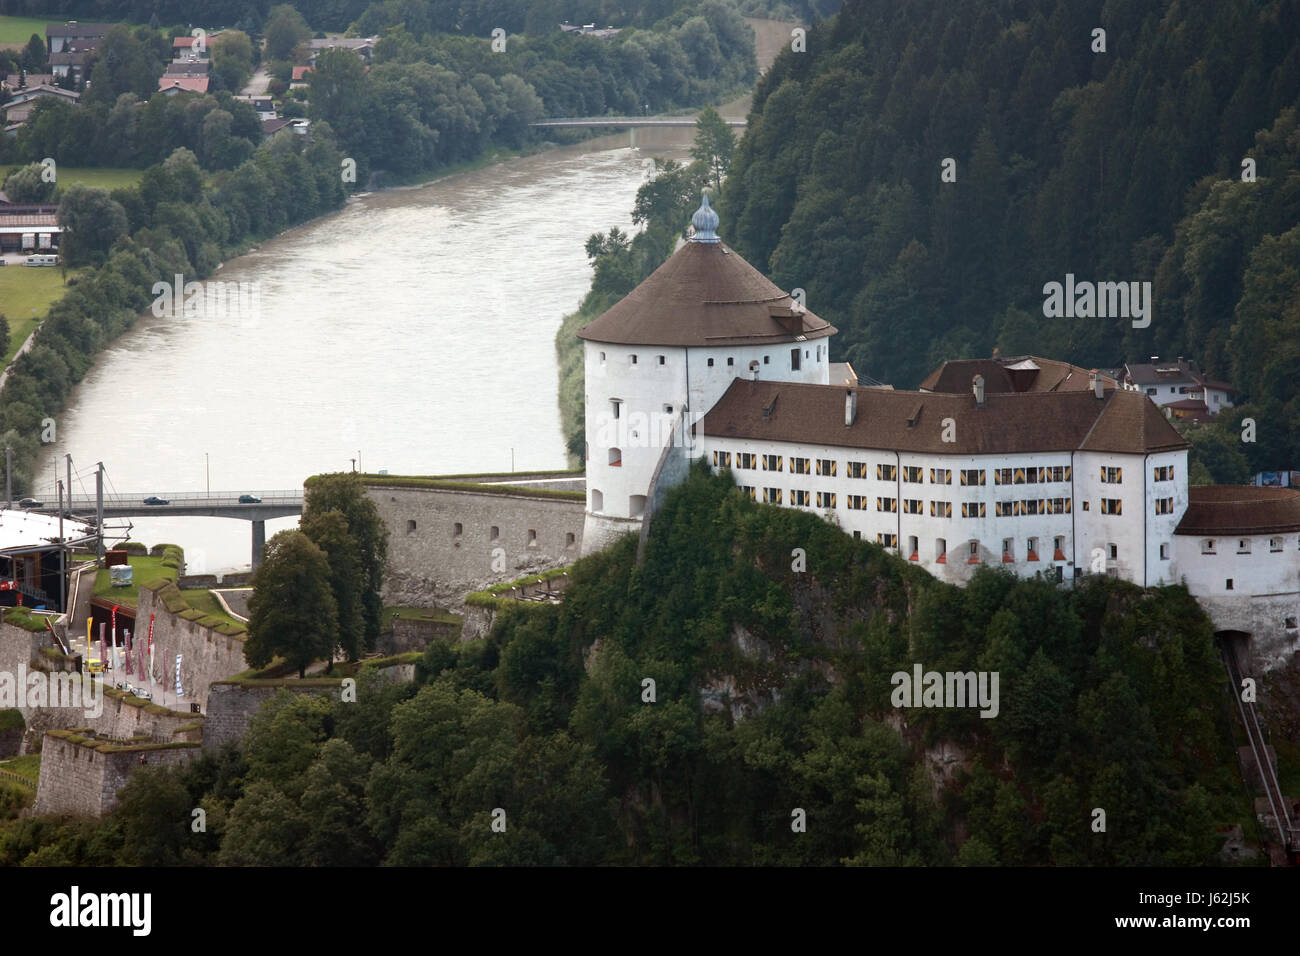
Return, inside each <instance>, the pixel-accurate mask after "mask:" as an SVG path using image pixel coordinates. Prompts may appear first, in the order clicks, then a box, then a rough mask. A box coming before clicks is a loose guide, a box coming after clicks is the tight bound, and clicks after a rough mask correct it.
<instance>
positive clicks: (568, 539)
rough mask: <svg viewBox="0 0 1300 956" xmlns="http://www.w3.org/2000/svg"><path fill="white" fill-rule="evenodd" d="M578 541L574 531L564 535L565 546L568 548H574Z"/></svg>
mask: <svg viewBox="0 0 1300 956" xmlns="http://www.w3.org/2000/svg"><path fill="white" fill-rule="evenodd" d="M577 540H578V539H577V536H576V535H575V534H574V533H573V532H572V531H569V532H567V533H566V534H565V535H564V546H565V547H566V548H572V547H573V545H574V543H575V542H576V541H577Z"/></svg>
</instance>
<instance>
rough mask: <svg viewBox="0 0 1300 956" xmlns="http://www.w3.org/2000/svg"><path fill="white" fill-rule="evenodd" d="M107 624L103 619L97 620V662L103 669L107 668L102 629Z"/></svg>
mask: <svg viewBox="0 0 1300 956" xmlns="http://www.w3.org/2000/svg"><path fill="white" fill-rule="evenodd" d="M107 627H108V625H107V624H105V623H104V622H103V621H100V622H99V662H100V664H102V665H103V667H104V670H105V671H107V670H108V654H107V653H106V652H105V650H104V630H105V628H107Z"/></svg>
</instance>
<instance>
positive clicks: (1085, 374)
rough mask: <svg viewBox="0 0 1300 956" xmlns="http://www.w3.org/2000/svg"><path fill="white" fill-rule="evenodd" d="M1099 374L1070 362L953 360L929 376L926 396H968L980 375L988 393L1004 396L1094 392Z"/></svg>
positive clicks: (1111, 383) (1108, 382)
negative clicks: (943, 394)
mask: <svg viewBox="0 0 1300 956" xmlns="http://www.w3.org/2000/svg"><path fill="white" fill-rule="evenodd" d="M1095 371H1096V370H1095V369H1093V370H1089V369H1085V368H1080V367H1079V366H1077V365H1071V364H1070V363H1069V362H1058V361H1056V360H1055V359H1045V358H1039V357H1038V356H1037V355H1021V356H1017V357H1015V358H999V357H998V356H997V355H996V354H995V355H994V357H993V358H989V359H952V360H950V361H947V362H944V363H943V364H942V365H940V366H939V367H938V368H937V369H935V370H934V371H933V372H931V373H930V374H929V375H928V376H926V378H925V381H923V382H922V383H921V384H920V386H919V388H920V391H922V392H965V391H966V390H967V389H968V388H970V383H971V379H972V378H974V377H975V376H976V375H982V376H983V377H984V390H985V391H986V392H987V393H989V394H997V393H1000V392H1068V391H1086V390H1087V389H1089V388H1091V387H1092V385H1091V377H1092V375H1093V373H1094V372H1095ZM1099 374H1101V379H1102V383H1103V384H1104V385H1105V387H1106V388H1118V387H1119V382H1118V381H1116V380H1115V379H1114V378H1112V377H1110V376H1107V375H1105V374H1103V373H1099Z"/></svg>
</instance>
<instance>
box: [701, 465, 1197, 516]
mask: <svg viewBox="0 0 1300 956" xmlns="http://www.w3.org/2000/svg"><path fill="white" fill-rule="evenodd" d="M714 454H715V455H717V454H719V453H718V452H714ZM722 454H726V453H725V452H723V453H722ZM742 487H743V488H746V489H747V491H748V493H749V494H750V497H751V498H754V497H756V494H757V492H756V491H755V489H753V488H751V487H749V486H742ZM763 501H764V502H766V503H768V504H781V503H782V490H781V489H780V488H765V489H763ZM811 501H812V496H811V493H810V492H808V491H805V490H803V489H799V488H792V489H790V503H791V504H792V505H799V506H803V507H809V505H810V502H811ZM816 501H817V507H818V508H834V507H835V501H836V496H835V493H834V492H824V491H819V492H816ZM870 501H871V498H870V496H868V495H846V496H845V503H846V505H847V507H848V510H850V511H868V510H870ZM875 505H876V506H875V510H876V511H879V512H884V513H886V514H897V513H898V499H897V498H891V497H887V496H884V495H881V496H877V497H876V499H875ZM1073 505H1074V501H1073V499H1072V498H1027V499H1020V500H1010V501H995V502H994V503H993V515H994V517H996V518H1018V517H1021V516H1029V515H1068V514H1071V513H1072V512H1073V510H1074V507H1073ZM928 510H929V515H930V517H931V518H951V517H952V502H951V501H933V500H932V501H930V502H929V509H928ZM1083 510H1084V511H1087V510H1089V509H1088V502H1086V501H1085V502H1084V503H1083ZM1100 511H1101V513H1102V514H1104V515H1122V514H1123V513H1124V502H1123V501H1122V500H1120V499H1119V498H1102V499H1101V508H1100ZM925 513H926V502H925V501H923V500H922V499H920V498H904V499H903V514H909V515H922V514H925ZM1155 513H1156V514H1157V515H1165V514H1173V513H1174V499H1173V498H1157V499H1156V501H1155ZM961 516H962V517H963V518H985V517H988V505H987V504H986V503H985V502H983V501H963V502H962V503H961Z"/></svg>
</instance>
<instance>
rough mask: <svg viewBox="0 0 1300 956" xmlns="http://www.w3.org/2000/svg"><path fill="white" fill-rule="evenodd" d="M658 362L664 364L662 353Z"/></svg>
mask: <svg viewBox="0 0 1300 956" xmlns="http://www.w3.org/2000/svg"><path fill="white" fill-rule="evenodd" d="M659 364H660V365H663V364H664V357H663V356H662V355H661V356H659Z"/></svg>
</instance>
